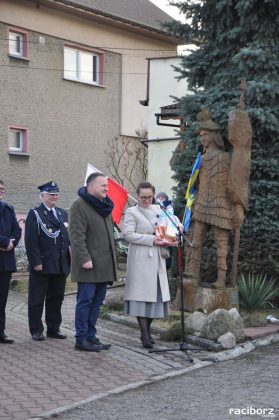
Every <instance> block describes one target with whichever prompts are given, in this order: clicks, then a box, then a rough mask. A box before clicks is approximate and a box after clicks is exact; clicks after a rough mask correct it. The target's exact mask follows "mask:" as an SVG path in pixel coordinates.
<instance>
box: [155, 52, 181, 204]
mask: <svg viewBox="0 0 279 420" xmlns="http://www.w3.org/2000/svg"><path fill="white" fill-rule="evenodd" d="M180 61H181V58H180V57H170V58H160V59H158V58H154V59H151V60H150V90H149V92H150V95H149V96H150V99H149V107H148V130H149V134H148V138H149V139H152V140H153V139H166V138H173V137H176V136H179V133H178V130H179V128H173V127H167V126H159V125H157V124H156V117H155V114H156V113H160V112H161V107H162V106H166V105H170V104H172V103H174V102H175V100H174V99H172V98H171V96H175V97H178V98H181V97H182V96H184V95H185V94H186V93H187V82H186V81H185V79H183V80H181V81H179V82H178V81H177V79H176V76H177V75H178V73H177V72H175V71H174V69H173V67H172V66H173V65H174V66H176V67H179V63H180ZM163 122H164V123H169V124H179V120H167V121H163ZM179 140H180V139H179ZM179 140H168V141H166V140H165V141H158V142H149V143H148V178H149V180H150V182H151V183H152V184H153V185H154V186H155V188H156V190H157V191H165V192H166V193H167V194H168V195H169V196H170V197H172V194H173V191H172V187H173V186H174V185H175V182H174V180H173V179H172V176H173V172H172V170H171V167H170V164H169V162H170V160H171V158H172V154H173V152H174V150H175V148H176V146H177V145H178V142H179Z"/></svg>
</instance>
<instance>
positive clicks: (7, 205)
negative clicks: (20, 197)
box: [3, 202, 14, 211]
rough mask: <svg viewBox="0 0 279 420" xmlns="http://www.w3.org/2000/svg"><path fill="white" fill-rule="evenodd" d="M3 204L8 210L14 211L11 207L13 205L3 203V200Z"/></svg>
mask: <svg viewBox="0 0 279 420" xmlns="http://www.w3.org/2000/svg"><path fill="white" fill-rule="evenodd" d="M3 204H4V205H5V206H6V207H8V208H9V209H10V210H12V211H14V208H13V206H12V205H11V204H8V203H5V202H3Z"/></svg>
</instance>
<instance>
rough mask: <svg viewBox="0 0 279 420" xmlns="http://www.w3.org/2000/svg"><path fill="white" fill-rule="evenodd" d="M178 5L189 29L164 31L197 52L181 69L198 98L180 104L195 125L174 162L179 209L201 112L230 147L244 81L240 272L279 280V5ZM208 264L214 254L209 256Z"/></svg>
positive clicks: (264, 0) (230, 0) (274, 0)
mask: <svg viewBox="0 0 279 420" xmlns="http://www.w3.org/2000/svg"><path fill="white" fill-rule="evenodd" d="M173 4H176V5H177V6H178V7H179V9H180V11H181V12H182V13H183V14H184V15H185V16H186V18H187V22H188V23H186V24H182V23H175V24H165V26H166V27H167V28H168V30H169V31H170V32H171V33H172V34H174V35H178V36H180V37H182V38H183V40H184V41H185V43H193V44H195V45H196V46H197V47H198V48H197V49H196V50H195V51H193V52H192V53H191V54H190V55H188V56H185V57H184V58H183V62H182V66H181V67H180V68H177V69H176V70H177V71H178V72H179V76H178V78H180V79H181V78H187V81H188V85H189V89H190V90H191V91H192V93H193V94H192V95H188V96H185V97H183V98H182V99H181V107H182V113H183V115H184V117H185V120H186V121H187V124H188V129H187V131H186V133H185V136H184V140H185V142H186V149H185V151H184V152H183V153H181V154H180V155H179V156H178V157H177V159H176V161H175V163H174V168H173V169H174V170H175V178H176V180H177V181H178V187H177V197H178V198H177V205H178V208H179V209H180V211H181V212H182V210H183V209H184V206H185V200H184V193H185V189H186V185H187V182H188V179H189V175H190V172H191V167H192V164H193V162H194V159H195V156H196V154H197V150H198V147H199V139H198V138H197V135H196V133H195V121H196V115H197V112H198V111H199V110H200V109H201V108H210V110H211V113H212V115H213V119H214V120H215V121H216V122H217V123H218V124H219V125H220V126H221V128H222V132H221V134H222V137H223V139H224V141H225V143H226V147H227V148H229V144H228V141H227V124H228V112H229V111H230V110H231V109H232V108H234V107H235V106H236V104H237V103H238V100H239V84H240V80H241V79H242V78H245V79H246V80H247V83H248V89H247V94H246V98H245V102H246V110H247V111H248V113H249V117H250V120H251V124H252V128H253V142H252V168H251V177H250V205H249V211H248V212H247V213H246V217H245V221H244V224H243V226H242V229H241V243H240V253H239V264H238V270H239V271H242V272H244V273H247V272H249V271H250V272H255V273H260V272H264V273H267V274H268V275H271V276H273V277H276V278H277V279H278V277H279V222H278V214H279V211H278V207H279V1H278V0H204V1H190V0H189V1H180V2H179V3H173ZM207 253H209V254H208V260H211V258H212V255H211V254H210V250H208V249H207Z"/></svg>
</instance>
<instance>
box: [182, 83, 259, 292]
mask: <svg viewBox="0 0 279 420" xmlns="http://www.w3.org/2000/svg"><path fill="white" fill-rule="evenodd" d="M245 89H246V84H245V82H242V84H241V97H240V102H239V104H238V106H237V107H236V109H235V110H234V111H232V112H231V113H230V115H229V124H228V138H229V142H230V143H231V145H232V146H233V150H232V152H231V153H228V152H226V151H225V149H224V143H223V140H222V138H221V135H220V127H219V126H218V124H216V122H214V121H213V120H212V118H211V114H210V111H209V110H208V109H203V110H202V111H201V112H200V113H199V114H198V116H197V121H198V133H199V136H200V139H201V142H202V145H203V155H202V163H201V166H200V170H199V175H198V185H197V197H196V200H195V204H194V213H193V220H194V221H195V225H194V232H193V248H192V253H191V257H190V261H189V270H188V272H189V274H190V275H191V278H192V282H193V284H194V285H196V286H197V285H199V283H200V265H201V255H202V252H201V251H202V245H203V240H204V238H205V235H206V233H207V232H208V231H209V230H212V231H213V237H214V241H215V245H216V250H217V273H218V276H217V280H216V282H215V283H214V284H213V287H217V288H224V287H225V282H226V277H227V255H228V242H229V231H230V230H234V231H235V241H234V242H235V243H234V255H233V272H232V286H234V283H235V277H236V265H237V259H238V246H239V236H240V226H241V224H242V222H243V218H244V209H247V205H248V190H249V188H248V185H249V175H250V164H251V163H250V162H251V141H252V129H251V124H250V120H249V117H248V115H247V113H246V111H245V110H244V100H243V98H244V91H245Z"/></svg>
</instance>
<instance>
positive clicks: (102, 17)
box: [29, 0, 182, 45]
mask: <svg viewBox="0 0 279 420" xmlns="http://www.w3.org/2000/svg"><path fill="white" fill-rule="evenodd" d="M29 1H31V2H33V3H36V5H37V7H40V5H42V6H48V7H52V8H53V9H57V10H61V11H64V12H68V13H71V14H74V15H76V16H79V17H84V18H87V19H91V20H94V21H95V22H98V23H104V24H109V25H110V26H114V27H117V28H120V29H123V26H124V27H125V29H127V30H129V31H131V32H134V33H138V34H140V35H142V36H148V37H150V36H151V34H152V38H154V39H158V40H160V41H164V42H167V43H170V44H173V45H181V44H182V40H181V39H179V38H177V37H174V36H171V35H169V34H167V33H166V32H165V31H163V30H160V29H157V28H153V27H150V26H147V25H143V24H140V23H137V22H133V21H130V20H128V19H125V18H123V17H121V16H114V15H109V14H107V13H105V12H101V11H100V10H93V9H90V8H88V7H86V6H77V5H75V4H74V3H73V2H72V1H71V0H63V1H59V0H29Z"/></svg>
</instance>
